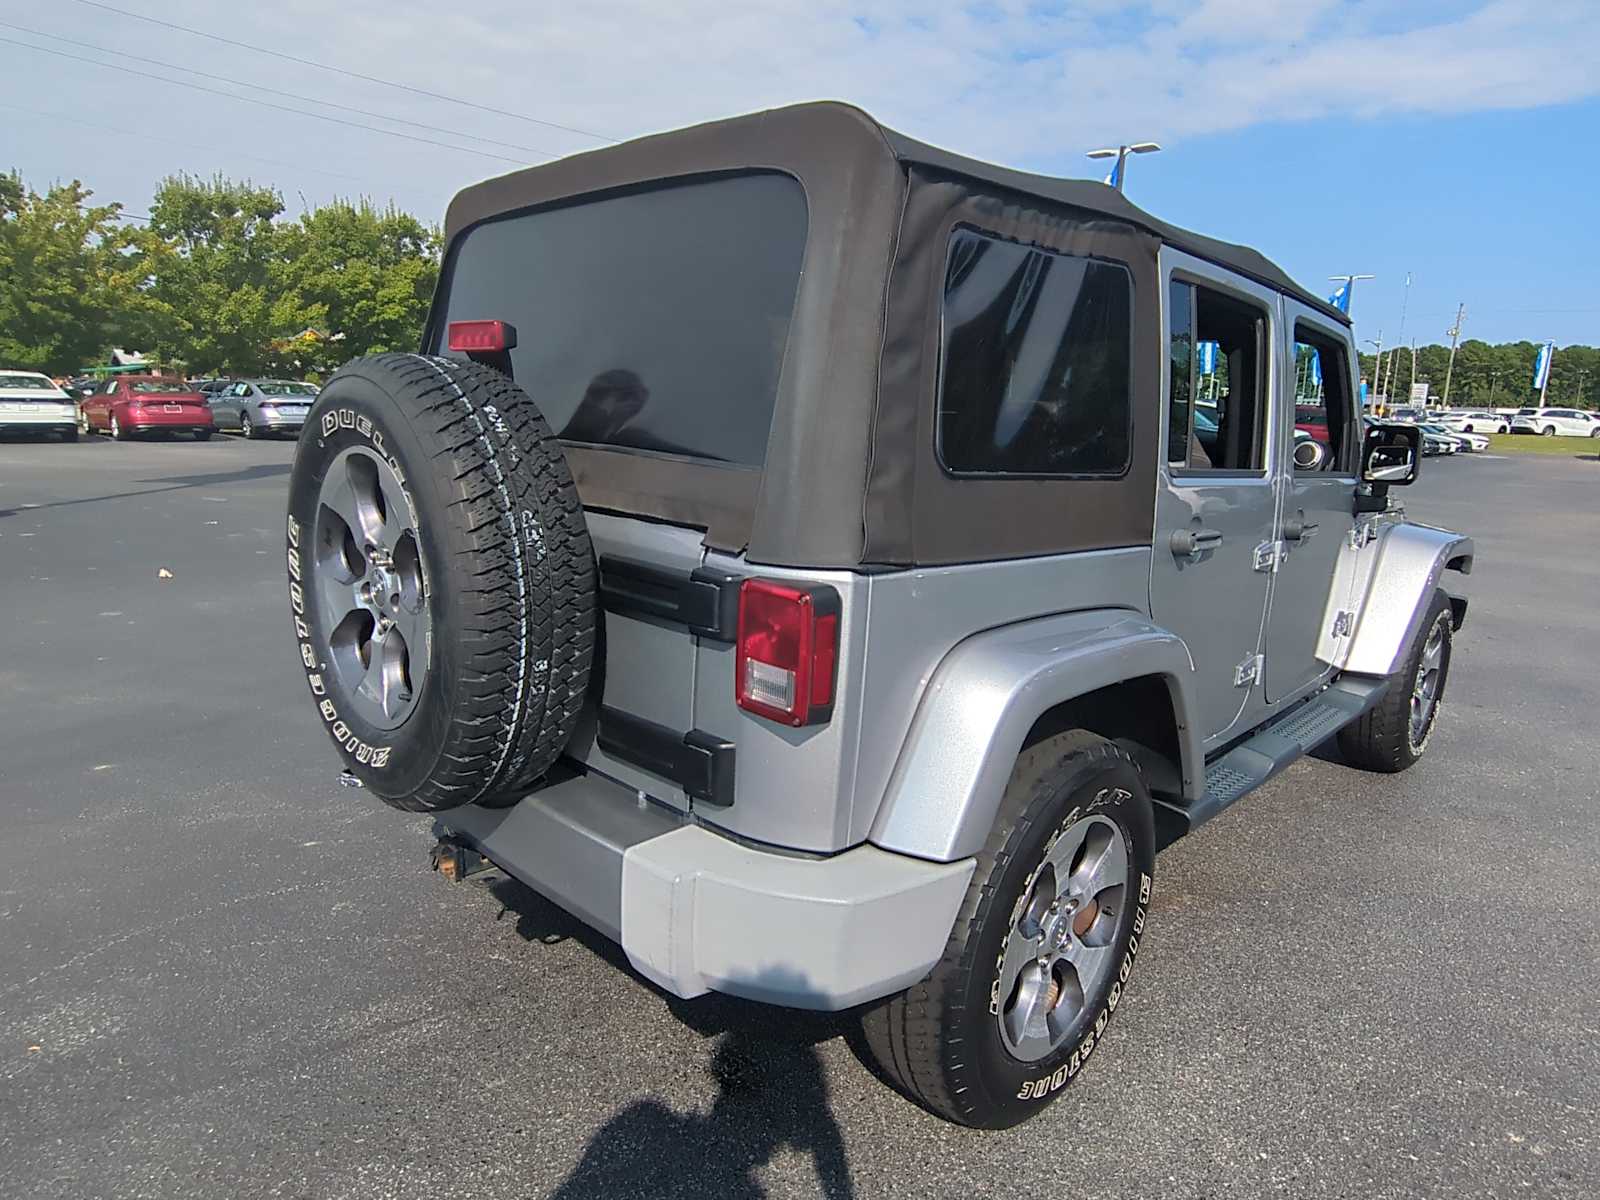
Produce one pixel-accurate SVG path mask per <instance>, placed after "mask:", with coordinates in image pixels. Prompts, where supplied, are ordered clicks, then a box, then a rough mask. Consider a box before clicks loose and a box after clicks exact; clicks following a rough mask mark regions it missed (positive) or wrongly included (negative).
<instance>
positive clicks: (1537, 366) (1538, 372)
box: [1533, 342, 1556, 392]
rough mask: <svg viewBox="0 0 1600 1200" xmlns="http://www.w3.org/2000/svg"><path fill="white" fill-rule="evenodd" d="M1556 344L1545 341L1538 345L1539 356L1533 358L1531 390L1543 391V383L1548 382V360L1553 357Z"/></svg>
mask: <svg viewBox="0 0 1600 1200" xmlns="http://www.w3.org/2000/svg"><path fill="white" fill-rule="evenodd" d="M1555 353H1556V344H1555V343H1554V342H1546V343H1545V344H1544V345H1542V346H1540V347H1539V357H1538V358H1536V359H1534V360H1533V390H1534V391H1536V392H1542V391H1544V385H1545V384H1547V383H1549V382H1550V360H1551V359H1552V358H1554V357H1555Z"/></svg>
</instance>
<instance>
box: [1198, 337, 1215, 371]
mask: <svg viewBox="0 0 1600 1200" xmlns="http://www.w3.org/2000/svg"><path fill="white" fill-rule="evenodd" d="M1197 349H1198V350H1199V352H1200V374H1202V375H1210V374H1211V373H1212V372H1214V371H1215V370H1216V369H1217V344H1216V343H1215V342H1201V343H1200V345H1199V346H1198V347H1197Z"/></svg>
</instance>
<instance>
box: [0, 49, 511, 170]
mask: <svg viewBox="0 0 1600 1200" xmlns="http://www.w3.org/2000/svg"><path fill="white" fill-rule="evenodd" d="M0 42H4V43H6V44H8V45H12V46H21V47H22V48H23V49H24V50H34V51H37V52H38V53H40V54H53V55H55V56H56V57H57V58H66V59H71V60H72V61H73V62H81V63H88V64H89V65H90V66H91V67H103V68H104V69H106V70H108V71H124V72H126V73H127V74H129V75H138V76H141V77H142V78H145V79H154V80H155V81H156V82H157V83H170V84H172V85H174V86H176V87H186V88H192V89H193V90H195V91H197V92H206V93H208V94H209V95H212V96H221V97H222V98H223V99H225V100H238V101H241V102H243V103H245V104H259V105H261V106H262V107H263V108H275V109H277V110H278V111H279V112H286V113H294V114H295V115H296V116H298V117H311V118H313V119H315V120H318V121H329V122H332V123H333V124H335V125H346V126H349V127H350V128H351V129H365V130H367V131H368V132H369V133H381V134H385V135H387V136H388V137H394V138H404V139H405V140H406V141H408V142H421V143H422V144H423V145H425V146H438V147H439V148H440V149H442V150H459V151H461V152H462V153H463V154H477V155H479V156H481V157H483V158H497V159H499V160H500V161H501V162H508V163H515V164H516V165H517V166H519V167H522V166H527V165H528V164H527V163H526V162H524V161H523V160H522V159H520V158H507V157H506V156H505V155H504V154H495V153H492V152H491V151H488V150H475V149H473V148H472V147H471V146H452V145H451V144H450V143H449V142H436V141H434V140H433V139H432V138H425V137H417V136H416V135H415V134H412V133H401V132H400V131H399V130H397V129H380V128H379V127H378V126H376V125H366V124H363V123H362V122H360V121H346V120H345V119H344V118H343V117H330V116H328V115H327V114H326V113H314V112H307V111H306V110H305V109H303V108H290V107H289V106H288V105H287V104H274V103H273V102H272V101H271V100H258V99H257V98H256V97H254V96H241V95H239V94H238V93H236V92H222V91H218V90H217V89H216V88H208V87H202V86H201V85H200V84H198V83H190V82H189V81H188V80H185V79H172V78H169V77H168V76H166V75H156V74H153V73H152V72H150V71H139V70H135V69H134V68H133V67H129V66H124V65H123V64H121V63H103V62H97V61H96V60H94V59H92V58H84V57H83V56H82V55H79V54H68V53H67V52H66V51H65V50H52V49H50V48H49V47H48V46H34V45H31V44H30V43H28V42H19V41H17V40H16V39H15V38H8V37H0Z"/></svg>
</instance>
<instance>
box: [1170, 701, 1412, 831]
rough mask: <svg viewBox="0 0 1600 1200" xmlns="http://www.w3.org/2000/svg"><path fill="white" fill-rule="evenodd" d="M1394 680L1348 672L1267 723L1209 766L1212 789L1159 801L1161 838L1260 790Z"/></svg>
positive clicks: (1191, 827) (1208, 780) (1193, 826)
mask: <svg viewBox="0 0 1600 1200" xmlns="http://www.w3.org/2000/svg"><path fill="white" fill-rule="evenodd" d="M1388 687H1389V681H1388V680H1387V679H1382V678H1374V677H1372V676H1363V675H1346V676H1344V677H1342V678H1340V679H1339V680H1338V681H1337V682H1335V683H1333V684H1331V685H1329V686H1328V687H1327V688H1326V689H1324V690H1323V691H1321V692H1318V693H1317V694H1316V695H1315V696H1313V697H1312V698H1311V699H1309V700H1307V701H1306V702H1305V703H1303V704H1301V705H1300V706H1299V707H1297V708H1294V709H1291V710H1290V711H1289V712H1287V713H1284V714H1283V716H1281V717H1279V718H1277V719H1276V720H1275V721H1273V722H1271V723H1270V724H1268V725H1264V726H1262V727H1261V728H1260V729H1258V730H1257V731H1256V732H1255V733H1253V734H1251V735H1250V736H1249V737H1248V738H1246V739H1245V740H1244V741H1242V742H1240V743H1239V744H1238V745H1237V746H1234V747H1233V748H1232V749H1231V750H1229V751H1227V752H1226V753H1225V754H1222V755H1221V756H1220V757H1218V758H1216V759H1213V760H1212V761H1211V762H1210V763H1208V764H1207V766H1206V790H1205V794H1204V795H1203V796H1201V797H1200V799H1198V800H1195V801H1192V802H1191V803H1189V804H1177V803H1172V802H1169V801H1160V800H1158V801H1157V802H1156V809H1157V812H1156V825H1157V832H1158V840H1159V842H1160V843H1161V846H1162V847H1163V848H1165V847H1166V846H1169V845H1171V844H1172V843H1173V842H1175V841H1177V840H1178V838H1180V837H1182V836H1183V835H1184V834H1186V833H1191V832H1193V831H1194V830H1195V829H1198V828H1199V827H1200V826H1201V825H1204V824H1205V823H1206V822H1207V821H1209V820H1210V819H1211V818H1212V817H1214V816H1216V815H1217V814H1218V813H1219V812H1221V811H1222V810H1223V809H1225V808H1227V807H1228V806H1229V805H1230V804H1233V803H1234V802H1235V801H1238V800H1242V799H1243V798H1244V797H1245V796H1247V795H1249V794H1250V793H1251V792H1253V791H1255V790H1256V789H1257V788H1258V787H1260V786H1261V785H1262V784H1263V783H1266V782H1267V780H1269V779H1271V778H1272V777H1273V776H1274V775H1276V774H1277V773H1278V772H1279V771H1282V770H1283V769H1284V768H1285V767H1287V766H1289V765H1290V764H1291V763H1293V762H1294V761H1296V760H1297V759H1300V758H1303V757H1305V755H1306V754H1308V753H1310V752H1311V751H1312V750H1314V749H1316V748H1317V747H1318V746H1320V745H1321V744H1322V743H1323V742H1325V741H1327V740H1328V739H1329V738H1330V737H1332V736H1333V735H1334V734H1336V733H1338V732H1339V730H1341V729H1343V728H1344V727H1345V726H1346V725H1349V724H1350V723H1351V722H1352V721H1355V720H1356V719H1357V718H1359V717H1360V716H1361V715H1362V714H1364V713H1365V712H1366V711H1367V710H1368V709H1370V708H1372V707H1373V706H1374V705H1376V704H1377V703H1378V701H1380V700H1382V699H1383V694H1384V692H1385V691H1387V690H1388Z"/></svg>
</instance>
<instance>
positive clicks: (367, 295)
mask: <svg viewBox="0 0 1600 1200" xmlns="http://www.w3.org/2000/svg"><path fill="white" fill-rule="evenodd" d="M91 201H92V193H91V192H90V191H89V190H88V189H87V188H85V187H84V186H83V184H81V183H79V182H77V181H76V180H74V181H73V182H71V183H58V184H55V185H52V186H51V187H50V188H49V189H48V190H46V191H45V192H43V193H42V194H41V193H39V192H37V191H34V190H33V189H31V188H29V187H28V186H27V185H26V184H24V182H23V180H22V178H21V176H20V175H18V174H16V173H15V172H13V173H11V174H9V175H0V366H9V367H22V368H28V369H32V370H38V371H44V372H47V373H49V374H52V375H66V374H71V373H75V372H76V371H78V370H80V369H81V368H83V367H86V366H90V365H92V364H95V363H103V362H105V361H106V355H107V352H108V351H109V350H110V349H111V348H112V347H113V346H119V347H123V348H127V349H138V350H142V351H144V352H145V353H146V354H147V355H149V356H150V357H152V358H154V359H155V360H157V361H159V362H162V363H165V364H168V365H170V366H173V367H176V368H178V369H180V370H183V371H186V372H187V373H189V374H190V375H209V374H218V373H237V374H258V373H259V374H311V375H324V374H326V373H328V372H329V371H331V370H333V368H335V367H337V366H338V365H339V364H340V363H342V362H345V361H347V360H348V359H351V358H355V357H357V356H358V355H362V354H370V353H373V352H376V351H379V350H390V349H413V348H415V347H416V345H417V342H418V339H419V337H420V334H421V330H422V323H423V320H424V319H425V318H426V316H427V311H428V304H429V301H430V300H431V298H432V295H433V287H434V283H435V281H436V280H437V279H438V276H439V251H440V234H439V230H438V229H437V228H436V227H434V226H432V225H428V224H426V223H424V222H422V221H420V220H418V219H417V218H416V217H413V216H411V215H410V214H409V213H404V212H401V211H399V210H398V209H396V208H395V207H394V206H393V205H392V204H391V205H389V206H387V207H385V208H378V207H376V206H375V205H373V204H372V203H370V202H369V201H366V200H357V201H347V200H338V201H335V202H334V203H332V204H326V205H323V206H322V207H320V208H313V209H307V210H305V211H303V212H302V213H301V214H300V215H299V216H298V217H289V218H286V217H285V213H286V211H287V210H286V206H285V204H284V200H283V196H282V195H281V194H279V193H278V192H277V191H276V190H275V189H273V188H270V187H260V186H257V185H255V184H252V183H248V182H245V183H240V182H235V181H233V180H229V179H226V178H224V177H222V176H217V177H215V178H212V179H209V180H203V179H197V178H195V177H193V176H188V175H175V176H170V177H169V178H167V179H165V180H163V181H162V183H161V185H160V186H159V187H158V188H157V189H156V194H155V198H154V201H153V202H152V203H151V205H150V213H149V220H148V222H147V223H144V224H138V223H135V222H132V221H129V220H127V219H126V218H125V214H124V213H123V211H122V208H121V206H120V205H117V204H94V203H92V202H91ZM1537 354H1538V346H1537V344H1535V343H1533V342H1502V343H1500V344H1499V345H1490V344H1489V343H1487V342H1482V341H1477V340H1472V339H1469V340H1467V341H1465V342H1462V343H1461V345H1460V346H1459V347H1458V349H1457V352H1456V360H1455V365H1454V367H1453V368H1451V367H1450V365H1449V359H1450V348H1449V347H1448V346H1442V345H1428V346H1419V347H1417V349H1416V355H1415V364H1414V365H1413V356H1412V352H1411V349H1410V347H1401V348H1400V349H1399V350H1397V351H1395V352H1393V353H1392V354H1391V353H1390V352H1388V351H1386V352H1385V353H1384V362H1383V387H1382V390H1383V391H1384V392H1385V393H1386V394H1387V395H1389V396H1390V397H1391V399H1392V400H1393V401H1395V402H1398V401H1400V400H1402V399H1404V398H1405V397H1407V396H1409V394H1410V390H1411V384H1412V383H1413V382H1426V383H1427V384H1428V385H1429V389H1430V391H1431V392H1432V394H1433V395H1434V396H1435V397H1439V396H1442V395H1443V393H1444V387H1445V376H1446V374H1447V372H1448V374H1449V376H1450V403H1451V404H1452V405H1463V406H1465V405H1471V406H1493V405H1498V406H1511V405H1522V404H1527V403H1530V402H1532V401H1533V400H1534V399H1535V398H1536V393H1535V392H1534V390H1533V387H1532V380H1533V364H1534V358H1535V356H1536V355H1537ZM1376 365H1377V364H1376V362H1375V359H1374V357H1373V355H1370V354H1363V355H1362V356H1361V373H1362V375H1363V377H1364V378H1366V379H1367V380H1368V384H1369V390H1372V391H1376V390H1377V386H1376V385H1377V383H1378V379H1377V375H1376ZM1545 400H1546V403H1547V404H1550V405H1561V406H1573V407H1583V408H1597V407H1600V350H1597V349H1596V348H1594V347H1592V346H1562V347H1558V348H1557V349H1556V353H1555V358H1554V361H1553V364H1552V368H1551V373H1550V385H1549V387H1548V389H1547V391H1546V395H1545Z"/></svg>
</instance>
